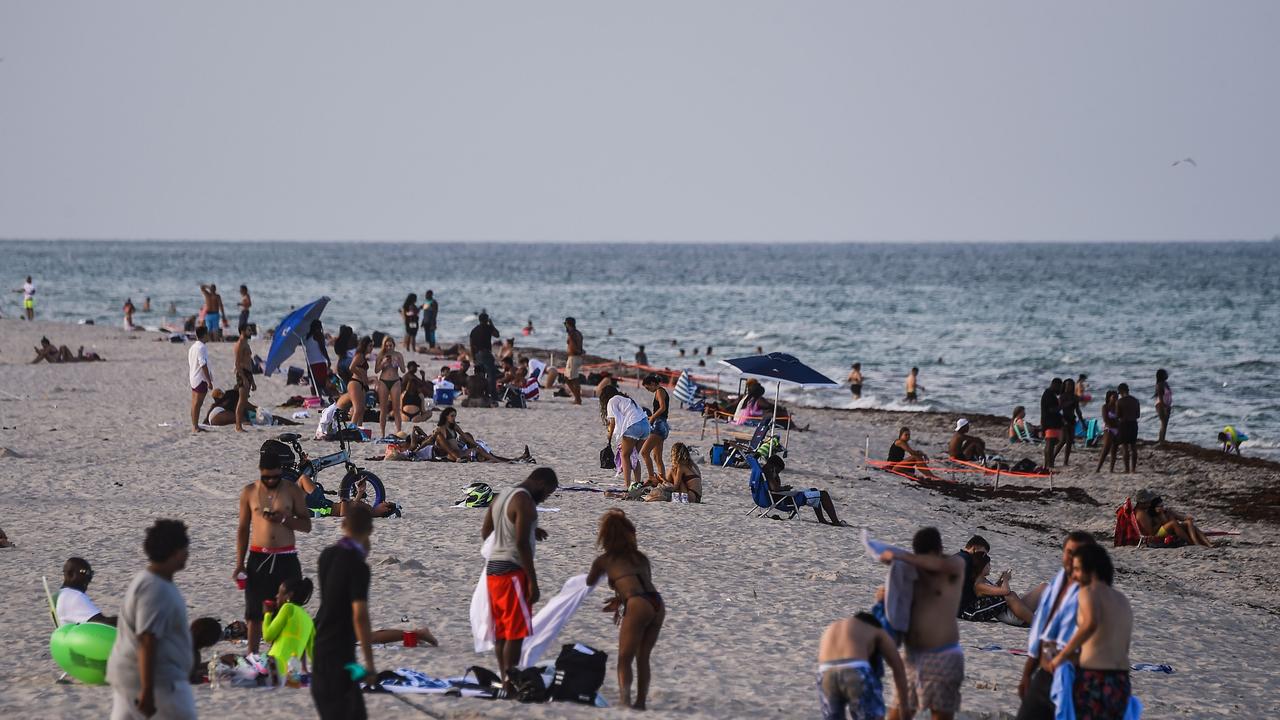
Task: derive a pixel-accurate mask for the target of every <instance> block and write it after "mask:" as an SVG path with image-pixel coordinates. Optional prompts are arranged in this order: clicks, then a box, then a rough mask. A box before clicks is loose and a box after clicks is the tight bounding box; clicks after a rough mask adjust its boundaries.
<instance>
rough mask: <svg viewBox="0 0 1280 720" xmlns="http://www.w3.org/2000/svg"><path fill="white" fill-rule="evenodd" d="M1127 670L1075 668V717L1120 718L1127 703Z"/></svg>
mask: <svg viewBox="0 0 1280 720" xmlns="http://www.w3.org/2000/svg"><path fill="white" fill-rule="evenodd" d="M1129 693H1130V688H1129V671H1128V670H1084V669H1077V670H1076V681H1075V684H1073V685H1072V687H1071V699H1072V701H1073V702H1074V703H1075V706H1076V720H1110V719H1111V718H1123V717H1124V712H1125V709H1126V708H1128V706H1129Z"/></svg>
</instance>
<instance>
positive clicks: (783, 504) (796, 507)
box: [746, 455, 805, 520]
mask: <svg viewBox="0 0 1280 720" xmlns="http://www.w3.org/2000/svg"><path fill="white" fill-rule="evenodd" d="M746 458H747V466H748V467H750V468H751V480H750V487H751V501H752V507H751V509H750V510H748V511H747V517H750V516H751V515H753V514H755V513H759V517H767V516H768V515H769V513H771V512H774V511H777V512H780V513H787V517H786V519H787V520H790V519H791V518H793V517H795V516H796V513H798V512H800V508H801V507H804V505H805V501H804V491H803V490H787V491H784V492H773V491H772V490H770V489H769V481H768V480H766V479H765V477H764V468H762V467H760V461H759V460H756V458H755V456H753V455H747V456H746Z"/></svg>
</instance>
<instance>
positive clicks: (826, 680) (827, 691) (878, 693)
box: [818, 612, 915, 720]
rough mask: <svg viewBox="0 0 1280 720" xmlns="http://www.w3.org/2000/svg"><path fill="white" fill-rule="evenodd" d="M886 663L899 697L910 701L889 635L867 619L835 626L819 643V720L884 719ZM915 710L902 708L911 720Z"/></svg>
mask: <svg viewBox="0 0 1280 720" xmlns="http://www.w3.org/2000/svg"><path fill="white" fill-rule="evenodd" d="M881 661H883V662H887V663H889V667H890V668H891V669H892V670H893V683H894V685H896V686H897V688H898V697H901V698H906V697H909V696H910V691H909V690H908V687H907V675H906V671H905V670H904V669H903V667H902V658H900V657H898V649H897V647H896V646H895V645H894V642H893V639H892V638H890V637H889V633H887V632H885V631H884V628H882V627H881V626H880V621H878V620H876V618H875V616H874V615H872V614H870V613H865V612H860V613H858V614H857V615H855V616H853V617H851V618H842V619H840V620H836V621H835V622H833V623H831V624H830V625H828V626H827V629H826V630H824V631H823V632H822V639H821V640H819V641H818V703H819V704H820V705H821V707H822V717H823V720H845V719H846V718H852V719H853V720H880V719H881V718H883V717H884V711H885V710H884V687H883V684H882V683H881V675H882V674H883V667H882V666H881ZM914 712H915V708H913V707H909V708H904V709H903V711H902V713H901V714H900V717H903V718H906V719H907V720H909V719H910V718H911V716H912V714H913V713H914Z"/></svg>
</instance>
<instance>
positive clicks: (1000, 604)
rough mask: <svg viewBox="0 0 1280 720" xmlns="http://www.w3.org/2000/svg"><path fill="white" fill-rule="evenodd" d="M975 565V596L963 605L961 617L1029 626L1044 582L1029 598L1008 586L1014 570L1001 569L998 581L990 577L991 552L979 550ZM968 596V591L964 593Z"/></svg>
mask: <svg viewBox="0 0 1280 720" xmlns="http://www.w3.org/2000/svg"><path fill="white" fill-rule="evenodd" d="M970 562H971V563H972V566H973V593H972V597H973V599H972V600H971V601H969V602H968V604H967V605H964V606H962V607H961V608H960V617H961V618H963V619H965V620H969V621H971V622H995V621H999V622H1002V623H1004V624H1005V625H1012V626H1014V627H1027V626H1028V625H1030V624H1031V618H1032V617H1033V616H1034V615H1035V612H1036V610H1035V609H1036V606H1037V605H1039V603H1040V594H1041V593H1042V592H1044V589H1045V585H1044V584H1043V583H1041V584H1040V585H1039V586H1038V587H1036V588H1034V589H1033V590H1032V591H1031V592H1029V593H1027V596H1026V598H1025V599H1024V598H1023V597H1022V596H1020V595H1018V593H1016V592H1014V591H1013V590H1011V589H1010V588H1009V579H1010V578H1012V577H1013V571H1012V570H1005V571H1004V572H1002V573H1000V577H999V579H997V580H996V582H994V583H993V582H991V579H990V578H989V577H988V575H989V573H990V572H991V556H990V555H987V554H986V553H979V554H976V555H973V556H972V559H971V560H970ZM965 595H966V597H968V596H969V594H968V593H966V594H965Z"/></svg>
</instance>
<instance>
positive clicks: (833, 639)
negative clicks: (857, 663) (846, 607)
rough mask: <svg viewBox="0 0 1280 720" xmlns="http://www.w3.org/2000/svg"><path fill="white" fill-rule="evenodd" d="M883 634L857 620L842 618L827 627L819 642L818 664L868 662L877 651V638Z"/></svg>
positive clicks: (877, 629)
mask: <svg viewBox="0 0 1280 720" xmlns="http://www.w3.org/2000/svg"><path fill="white" fill-rule="evenodd" d="M881 632H883V631H882V630H880V629H879V628H876V627H872V626H871V625H869V624H867V623H866V622H863V621H862V620H859V619H857V618H851V617H849V618H842V619H840V620H836V621H835V622H833V623H831V624H830V625H828V626H827V629H826V630H825V631H823V633H822V639H821V640H819V641H818V662H820V663H824V662H834V661H837V660H868V659H870V658H871V656H872V655H873V654H875V651H876V638H878V637H879V634H880V633H881Z"/></svg>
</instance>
